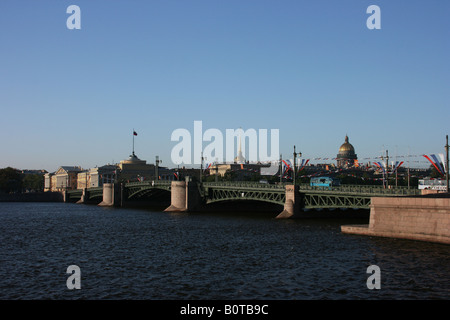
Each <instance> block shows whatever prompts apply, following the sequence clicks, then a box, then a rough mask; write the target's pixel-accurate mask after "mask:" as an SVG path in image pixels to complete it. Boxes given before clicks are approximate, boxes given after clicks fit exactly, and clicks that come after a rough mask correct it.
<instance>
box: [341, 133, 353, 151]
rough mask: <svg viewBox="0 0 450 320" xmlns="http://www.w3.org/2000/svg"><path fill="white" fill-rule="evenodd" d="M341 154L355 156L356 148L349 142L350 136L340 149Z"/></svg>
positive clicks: (346, 137)
mask: <svg viewBox="0 0 450 320" xmlns="http://www.w3.org/2000/svg"><path fill="white" fill-rule="evenodd" d="M339 154H355V148H354V147H353V146H352V144H351V143H350V142H348V136H345V142H344V143H343V144H342V145H341V147H340V148H339Z"/></svg>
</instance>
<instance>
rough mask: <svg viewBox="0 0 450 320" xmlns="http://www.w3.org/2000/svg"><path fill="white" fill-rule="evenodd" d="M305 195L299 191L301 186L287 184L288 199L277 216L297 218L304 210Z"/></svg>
mask: <svg viewBox="0 0 450 320" xmlns="http://www.w3.org/2000/svg"><path fill="white" fill-rule="evenodd" d="M302 202H303V196H302V194H300V192H299V186H297V185H296V186H294V185H287V186H286V200H285V202H284V209H283V211H282V212H281V213H280V214H279V215H278V216H277V219H287V218H295V217H296V216H297V215H299V214H300V212H302Z"/></svg>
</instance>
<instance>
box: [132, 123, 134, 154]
mask: <svg viewBox="0 0 450 320" xmlns="http://www.w3.org/2000/svg"><path fill="white" fill-rule="evenodd" d="M132 136H133V155H134V128H133V133H132Z"/></svg>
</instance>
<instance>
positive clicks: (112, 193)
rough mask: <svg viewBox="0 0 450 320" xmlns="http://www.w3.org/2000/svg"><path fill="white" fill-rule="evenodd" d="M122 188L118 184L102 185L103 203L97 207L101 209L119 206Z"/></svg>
mask: <svg viewBox="0 0 450 320" xmlns="http://www.w3.org/2000/svg"><path fill="white" fill-rule="evenodd" d="M83 195H84V192H83ZM121 200H122V188H121V184H119V183H105V184H103V201H102V202H100V203H99V204H98V205H99V206H103V207H113V206H121Z"/></svg>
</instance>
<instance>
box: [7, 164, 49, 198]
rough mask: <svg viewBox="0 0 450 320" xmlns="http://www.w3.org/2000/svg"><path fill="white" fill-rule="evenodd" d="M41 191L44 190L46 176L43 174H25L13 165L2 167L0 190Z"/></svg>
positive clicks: (14, 191)
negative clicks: (12, 166)
mask: <svg viewBox="0 0 450 320" xmlns="http://www.w3.org/2000/svg"><path fill="white" fill-rule="evenodd" d="M41 191H44V176H43V175H42V174H32V173H30V174H23V173H22V172H21V171H19V170H17V169H14V168H11V167H7V168H3V169H0V192H4V193H21V192H41Z"/></svg>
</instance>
